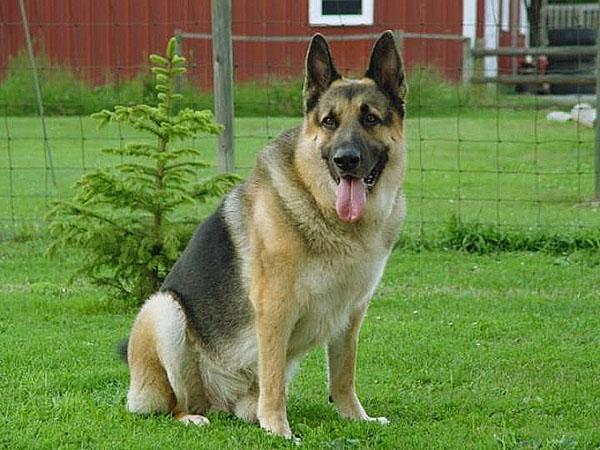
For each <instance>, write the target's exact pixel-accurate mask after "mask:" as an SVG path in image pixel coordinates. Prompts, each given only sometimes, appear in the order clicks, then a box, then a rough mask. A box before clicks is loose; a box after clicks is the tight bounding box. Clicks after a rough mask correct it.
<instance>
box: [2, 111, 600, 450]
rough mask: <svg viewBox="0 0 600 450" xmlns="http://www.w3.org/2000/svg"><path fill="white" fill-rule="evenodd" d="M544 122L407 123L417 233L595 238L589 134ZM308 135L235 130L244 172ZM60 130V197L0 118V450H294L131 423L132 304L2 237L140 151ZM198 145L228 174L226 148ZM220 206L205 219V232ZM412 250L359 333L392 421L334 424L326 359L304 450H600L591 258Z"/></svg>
mask: <svg viewBox="0 0 600 450" xmlns="http://www.w3.org/2000/svg"><path fill="white" fill-rule="evenodd" d="M544 116H545V111H534V110H523V111H514V110H504V109H497V110H483V111H479V112H475V111H471V112H464V113H462V112H460V111H459V114H458V116H454V117H436V118H427V117H418V116H416V115H415V116H413V117H410V118H409V119H408V121H407V124H406V130H407V136H408V142H409V146H408V152H409V164H410V168H409V172H408V179H407V182H406V191H407V196H408V200H409V214H408V218H407V225H406V231H405V232H406V233H407V234H409V235H417V234H419V233H423V235H427V234H428V233H434V232H436V231H437V230H439V229H440V228H442V227H444V225H445V224H446V222H447V221H448V219H449V218H450V217H451V216H452V215H453V214H456V215H458V216H459V217H461V218H462V219H463V220H466V221H468V222H479V223H486V224H492V225H497V226H500V227H504V228H507V229H515V228H516V229H519V230H525V229H536V228H539V229H541V230H550V231H556V232H562V231H565V230H566V231H565V232H567V233H568V232H571V231H576V230H581V229H584V228H586V227H595V228H596V229H597V228H598V224H599V223H600V218H599V214H600V210H599V209H598V206H597V205H596V206H594V204H593V203H591V202H590V199H591V198H592V189H593V183H592V181H593V167H592V161H593V140H594V135H593V132H592V131H591V130H587V129H581V128H578V127H577V126H575V125H573V124H555V123H554V124H551V123H549V122H546V121H545V119H544ZM297 123H299V119H295V118H276V119H275V118H261V119H258V118H241V119H237V121H236V135H237V138H236V155H237V156H236V164H237V170H238V171H239V172H240V173H241V174H243V175H244V174H247V173H248V172H249V170H250V168H251V166H252V164H253V161H254V158H255V155H256V152H257V151H258V150H259V149H260V148H261V147H262V146H263V145H264V144H265V143H266V142H268V140H269V139H270V138H271V137H273V136H275V135H277V134H278V133H279V132H280V131H281V130H283V129H286V128H288V127H290V126H293V125H295V124H297ZM48 130H49V136H50V141H49V144H50V148H51V150H52V153H53V160H54V166H55V174H56V179H57V186H56V187H55V186H53V184H52V180H51V177H50V173H49V171H48V170H47V169H46V164H45V160H44V152H43V142H42V141H41V140H40V124H39V121H38V120H37V119H34V118H26V117H22V118H16V117H5V118H4V121H3V123H2V124H1V125H0V227H2V228H1V229H0V299H1V305H2V314H0V392H2V401H0V446H1V447H2V448H10V449H13V448H48V449H54V448H140V449H141V448H144V449H146V448H211V449H212V448H215V449H221V448H232V449H239V448H274V447H277V448H280V447H286V446H287V447H290V448H295V446H293V445H292V444H291V443H288V442H285V441H282V440H280V439H278V438H275V437H272V436H269V435H267V434H265V433H263V432H261V431H260V430H259V429H258V428H257V427H256V426H254V425H248V424H244V423H241V422H240V421H238V420H235V419H233V418H231V417H228V416H227V415H224V414H209V418H210V420H211V422H212V425H211V426H210V427H209V428H196V427H193V426H188V427H186V426H184V425H182V424H180V423H177V422H175V421H173V420H172V419H170V418H168V417H162V416H156V417H145V418H144V417H138V416H134V415H131V414H129V413H127V412H126V410H125V397H126V392H127V383H128V373H127V368H126V367H125V366H124V365H123V364H121V363H120V362H119V361H118V359H117V357H116V352H115V345H116V343H117V342H118V341H119V340H120V339H121V338H123V337H125V336H126V335H127V333H128V330H129V327H130V325H131V322H132V320H133V317H134V315H135V312H136V306H134V305H132V304H128V303H126V302H125V301H123V300H115V299H111V298H110V297H108V295H107V293H106V291H103V290H102V289H99V288H97V287H94V286H91V285H89V284H88V283H87V282H86V281H85V280H77V281H76V282H74V283H69V281H68V279H69V275H70V274H71V273H73V272H74V271H75V269H76V268H77V267H78V266H80V264H81V262H82V261H83V259H84V258H85V255H83V254H81V253H79V252H76V251H70V250H65V251H64V253H63V254H62V256H60V257H56V258H54V259H49V258H47V257H46V256H44V254H45V250H46V248H47V245H48V242H47V241H46V240H45V239H44V238H43V226H42V227H41V228H40V229H39V230H38V231H42V233H37V234H36V235H35V237H34V238H33V239H30V240H25V241H17V240H12V239H6V234H5V233H2V232H3V231H5V230H9V232H10V230H13V231H17V232H18V231H19V230H20V228H21V227H22V225H23V224H27V223H34V224H43V216H44V214H45V212H46V211H47V208H48V205H49V203H50V202H51V201H52V200H54V199H58V198H66V197H68V196H70V195H71V194H72V185H73V183H74V182H75V181H76V180H77V179H78V178H79V176H81V174H82V173H84V172H85V171H89V170H92V169H94V168H96V167H100V166H104V165H108V164H111V163H115V162H118V159H115V158H111V157H108V156H104V155H100V153H99V150H100V149H101V148H103V147H108V146H114V145H119V144H120V143H124V142H126V141H127V142H129V140H130V139H131V138H134V139H138V138H139V136H136V134H135V133H131V132H129V131H127V130H119V129H118V128H117V127H109V128H107V129H105V130H102V131H97V130H96V129H95V126H94V123H93V122H92V121H91V120H90V119H88V118H79V117H55V118H50V119H48ZM193 144H194V145H199V146H202V147H204V148H206V159H207V160H208V161H211V162H214V161H215V160H216V158H215V155H214V150H213V149H214V147H215V141H214V138H199V139H197V140H196V141H195V142H194V143H193ZM212 170H213V171H214V169H212ZM210 171H211V169H207V172H210ZM207 172H204V173H199V174H198V176H199V177H202V176H204V175H206V174H207ZM212 207H213V204H210V205H205V206H203V207H201V208H199V210H198V211H197V215H198V217H199V220H200V218H201V217H203V216H204V215H205V214H206V213H207V212H208V210H209V209H211V208H212ZM9 235H10V233H9ZM3 236H4V238H3ZM22 237H23V236H21V238H22ZM411 248H412V247H410V246H408V248H406V249H405V248H399V249H397V250H396V251H395V252H394V253H393V254H392V257H391V258H390V261H389V264H388V267H387V269H386V272H385V275H384V279H383V282H382V284H381V286H380V287H379V289H378V291H377V293H376V295H375V298H374V300H373V303H372V306H371V308H370V310H369V314H368V317H367V318H366V321H365V325H364V328H363V331H362V333H361V347H360V353H359V368H358V392H359V395H360V397H361V398H362V399H363V403H364V405H365V408H366V409H367V411H369V412H370V413H371V414H372V415H383V416H387V417H388V418H389V419H390V421H391V424H390V425H388V426H385V427H382V426H379V425H376V424H361V423H351V422H346V421H343V420H341V419H340V418H338V416H337V414H336V413H335V411H334V409H333V408H332V407H331V406H330V405H329V404H328V403H327V392H326V384H325V369H324V365H323V354H322V351H321V350H317V351H315V352H313V353H312V354H310V355H309V356H308V358H307V359H306V360H305V361H304V362H303V364H302V367H301V370H300V371H299V373H298V375H297V377H296V378H295V380H294V381H293V383H292V386H291V390H290V393H289V401H288V414H289V419H290V423H291V426H292V428H293V429H294V431H295V432H296V434H297V435H298V436H300V437H301V438H302V441H303V444H304V447H305V448H319V449H321V448H336V449H343V448H389V449H397V448H401V449H423V448H453V449H454V448H455V449H463V448H476V449H488V448H489V449H492V448H502V449H504V448H511V449H512V448H526V449H538V448H543V449H546V448H547V449H572V448H582V449H588V448H589V449H598V448H600V427H599V426H598V424H599V423H600V402H599V401H598V400H599V399H600V375H599V366H598V361H600V334H599V333H598V330H600V285H599V283H598V270H599V269H600V255H599V254H598V252H592V251H582V250H580V251H576V252H572V253H569V254H547V253H543V252H538V253H492V254H488V255H471V254H466V253H461V252H455V251H441V250H436V251H421V252H417V251H415V250H414V249H413V250H410V249H411Z"/></svg>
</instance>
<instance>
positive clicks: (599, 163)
mask: <svg viewBox="0 0 600 450" xmlns="http://www.w3.org/2000/svg"><path fill="white" fill-rule="evenodd" d="M598 7H599V8H600V0H598ZM595 168H596V186H595V191H594V192H595V194H596V195H595V200H596V201H597V202H600V31H598V33H597V36H596V164H595Z"/></svg>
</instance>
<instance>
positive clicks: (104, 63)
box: [0, 0, 524, 86]
mask: <svg viewBox="0 0 600 450" xmlns="http://www.w3.org/2000/svg"><path fill="white" fill-rule="evenodd" d="M24 3H25V7H26V10H27V15H28V18H29V24H30V28H31V34H32V37H33V40H34V46H35V48H36V51H38V52H40V51H43V52H45V53H46V54H47V55H48V56H49V58H50V60H51V61H52V62H53V63H56V64H60V65H62V66H69V67H71V68H72V69H73V70H74V71H75V72H76V73H78V74H81V76H82V77H85V78H86V79H88V80H90V81H93V82H95V83H102V82H104V81H105V80H107V79H113V80H114V79H122V78H124V77H125V78H126V77H132V76H134V75H135V74H137V73H138V72H139V71H140V69H141V68H142V67H144V65H145V64H146V58H147V55H148V54H149V53H151V52H161V51H163V48H164V45H165V42H166V40H167V38H168V37H169V36H171V35H173V34H174V33H175V32H176V31H177V30H180V31H181V32H183V33H184V36H187V38H185V39H184V41H183V50H184V52H185V54H186V55H187V56H188V57H189V59H190V63H191V65H192V75H193V76H194V78H195V79H196V80H198V82H199V83H200V84H201V85H203V86H209V85H210V84H211V81H212V70H211V66H212V60H211V42H210V32H211V20H210V0H135V1H134V0H106V1H100V2H99V1H94V0H62V1H60V2H57V1H55V0H25V2H24ZM522 3H523V0H423V1H419V2H415V1H410V0H234V1H233V34H234V46H233V52H234V67H235V77H236V79H237V80H248V79H261V78H264V77H267V76H269V77H274V76H299V75H300V74H301V71H302V65H303V58H304V53H305V50H306V45H307V39H308V37H309V36H311V35H312V34H314V33H315V32H320V33H323V34H324V35H326V36H328V37H332V38H333V40H332V47H333V52H334V56H335V59H336V63H337V65H338V67H339V68H340V69H341V70H343V71H362V70H364V67H365V65H366V60H367V57H368V53H369V50H370V48H371V45H372V43H373V37H372V35H374V34H376V33H379V32H380V31H382V30H385V29H392V30H398V31H401V32H402V34H401V35H402V36H403V40H402V45H403V53H404V58H405V60H406V63H407V66H408V68H409V69H410V68H411V67H415V66H416V65H428V66H434V67H437V68H438V69H439V70H440V71H441V72H442V73H443V74H444V75H445V76H446V77H447V78H449V79H452V80H458V79H459V78H460V77H461V67H462V55H463V42H464V38H465V37H468V38H471V39H472V41H473V40H474V39H473V38H475V37H476V36H477V37H478V38H481V39H484V40H485V42H486V45H487V46H489V47H494V46H496V45H497V43H498V42H499V41H502V42H503V43H507V42H505V41H506V40H507V39H508V38H507V36H512V33H510V32H509V29H510V27H511V26H513V27H514V23H517V24H518V26H519V27H520V33H519V34H520V37H519V39H520V41H521V42H522V39H523V38H522V32H523V30H522V28H523V24H524V22H523V18H524V14H523V4H522ZM513 14H514V16H513ZM512 19H515V20H512ZM505 25H506V26H505ZM503 33H504V34H503ZM342 36H345V39H342ZM24 46H25V40H24V33H23V25H22V21H21V16H20V11H19V3H18V0H3V1H2V2H0V70H1V69H4V68H5V67H6V65H7V63H8V61H9V59H10V58H11V57H12V56H13V55H15V54H16V53H17V52H18V51H19V50H21V49H23V48H24ZM490 61H491V62H490ZM495 67H496V62H495V60H494V59H492V58H490V59H488V62H487V66H486V68H487V69H488V70H492V71H493V70H495Z"/></svg>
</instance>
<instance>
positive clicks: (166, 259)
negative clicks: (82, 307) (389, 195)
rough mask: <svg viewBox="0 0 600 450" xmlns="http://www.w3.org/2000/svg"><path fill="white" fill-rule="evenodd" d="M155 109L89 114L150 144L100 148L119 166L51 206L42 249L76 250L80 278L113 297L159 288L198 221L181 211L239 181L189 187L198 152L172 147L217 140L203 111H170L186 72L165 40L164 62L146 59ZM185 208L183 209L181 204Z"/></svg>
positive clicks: (230, 177) (219, 179)
mask: <svg viewBox="0 0 600 450" xmlns="http://www.w3.org/2000/svg"><path fill="white" fill-rule="evenodd" d="M150 63H151V65H152V72H153V73H154V75H155V84H154V89H155V91H156V93H157V97H158V104H157V106H150V105H147V104H139V105H134V106H115V107H114V109H113V110H110V111H109V110H103V111H101V112H98V113H95V114H92V117H93V118H94V119H96V120H98V122H99V125H98V126H99V127H103V126H106V125H107V124H109V123H111V122H116V123H120V124H124V125H127V126H130V127H132V128H134V129H136V130H139V131H141V132H143V133H144V134H146V135H148V137H150V140H147V141H144V142H138V143H129V144H127V145H126V146H124V147H120V148H107V149H104V150H102V151H103V152H104V153H106V154H110V155H118V156H120V157H121V158H122V161H123V162H122V163H121V164H118V165H116V166H114V167H108V168H102V169H98V170H96V171H94V172H92V173H89V174H86V175H84V176H83V177H82V178H81V179H80V180H79V181H78V182H77V185H76V194H75V196H74V198H73V199H72V200H70V201H60V202H56V203H55V204H54V205H53V208H52V209H51V211H50V212H49V214H48V219H49V220H50V226H49V231H50V237H51V246H50V251H51V252H56V251H57V250H58V249H60V248H62V247H64V246H75V247H80V248H82V249H84V251H85V252H86V256H87V257H86V258H85V259H84V261H83V263H82V266H81V269H80V273H82V274H84V275H86V276H88V277H89V278H91V280H92V281H93V282H94V283H96V284H98V285H101V286H108V287H110V288H113V289H114V290H116V291H117V293H118V294H120V295H125V296H127V297H135V298H136V299H137V300H138V301H142V300H143V299H144V298H145V297H147V296H148V295H149V294H150V293H152V292H155V291H156V290H157V289H158V288H159V287H160V285H161V283H162V281H163V279H164V277H165V276H166V274H167V272H168V270H169V269H170V268H171V266H172V265H173V263H174V262H175V260H176V258H177V257H178V255H179V253H180V252H181V251H182V250H183V247H184V246H185V245H186V243H187V241H188V240H189V237H190V235H191V234H192V232H193V229H194V228H195V226H196V224H197V222H198V220H197V219H196V218H191V217H189V215H188V211H189V209H190V208H189V205H193V204H194V203H199V202H204V201H206V200H207V199H208V198H211V197H216V196H220V195H222V194H223V193H225V192H226V191H227V190H229V189H230V188H231V187H232V186H233V185H234V184H235V183H236V182H237V181H239V177H238V176H237V175H234V174H220V175H216V176H214V177H212V178H210V179H206V180H203V181H200V182H196V181H195V178H196V176H197V173H198V169H199V168H202V167H207V164H206V163H203V162H201V161H199V160H198V158H199V156H200V154H201V153H200V151H199V150H198V149H197V148H191V147H185V146H180V147H175V146H174V145H173V144H174V143H175V142H177V141H179V142H182V141H184V140H185V139H189V138H192V137H194V136H195V135H197V134H198V133H207V134H218V133H219V131H220V126H218V125H216V124H215V123H214V122H213V120H212V113H211V112H210V111H197V110H194V109H191V108H184V109H181V110H180V111H179V112H177V113H175V103H176V102H177V101H179V100H180V99H181V97H182V96H181V95H180V94H178V93H176V92H175V86H174V85H175V82H174V81H175V78H176V77H177V76H179V75H181V74H183V73H185V71H186V67H185V58H183V57H182V56H179V55H177V54H176V52H175V39H174V38H172V39H171V40H169V43H168V45H167V50H166V57H163V56H159V55H150ZM186 205H187V206H188V208H185V206H186Z"/></svg>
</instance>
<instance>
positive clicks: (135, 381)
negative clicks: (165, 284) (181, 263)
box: [127, 293, 208, 425]
mask: <svg viewBox="0 0 600 450" xmlns="http://www.w3.org/2000/svg"><path fill="white" fill-rule="evenodd" d="M128 360H129V368H130V372H131V381H130V387H129V393H128V395H127V408H128V409H129V410H130V411H132V412H136V413H139V414H151V413H171V414H173V415H174V416H175V418H176V419H178V420H181V421H182V422H184V423H194V424H197V425H206V424H208V419H206V418H205V417H204V416H202V415H200V413H202V412H204V411H205V410H206V409H208V402H207V400H206V397H205V395H204V390H203V386H202V381H201V377H200V373H199V367H198V361H197V359H196V358H195V357H194V355H193V352H192V349H191V345H190V343H189V341H188V339H187V336H186V323H185V316H184V313H183V311H182V310H181V308H180V306H179V304H177V302H175V301H174V299H173V298H172V296H171V295H170V294H168V293H158V294H155V295H154V296H152V297H150V299H148V301H147V302H146V303H145V304H144V306H143V307H142V309H141V311H140V313H139V314H138V317H137V318H136V320H135V323H134V325H133V329H132V333H131V337H130V340H129V348H128Z"/></svg>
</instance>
